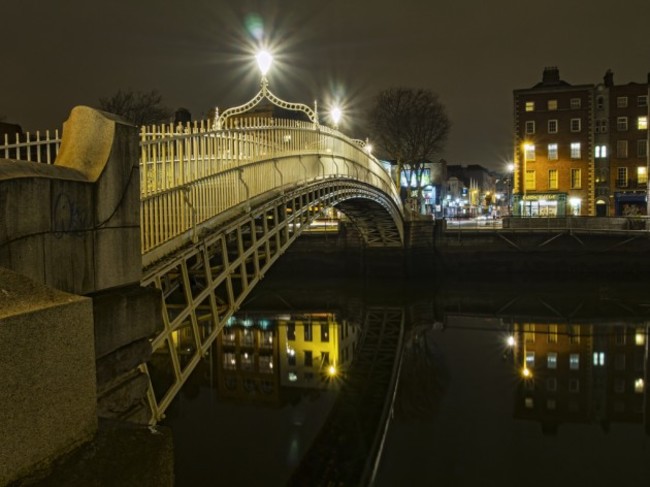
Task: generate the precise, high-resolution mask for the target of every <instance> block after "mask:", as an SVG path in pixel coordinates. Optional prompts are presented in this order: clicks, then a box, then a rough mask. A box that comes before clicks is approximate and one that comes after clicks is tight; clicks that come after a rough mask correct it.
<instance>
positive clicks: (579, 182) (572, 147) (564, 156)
mask: <svg viewBox="0 0 650 487" xmlns="http://www.w3.org/2000/svg"><path fill="white" fill-rule="evenodd" d="M649 87H650V84H649V83H647V82H646V83H628V84H625V85H615V84H614V76H613V73H612V72H611V71H607V73H606V74H605V76H604V79H603V83H600V84H597V85H596V84H582V85H571V84H569V83H567V82H566V81H564V80H562V79H561V78H560V73H559V70H558V68H556V67H549V68H545V69H544V73H543V76H542V81H541V82H539V83H537V84H536V85H535V86H533V87H532V88H527V89H517V90H514V91H513V95H514V143H515V147H514V161H515V173H514V187H513V213H514V214H515V215H519V216H538V217H556V216H567V215H575V216H615V215H636V214H646V213H647V212H646V207H647V197H646V195H647V191H648V178H647V174H648V163H649V161H648V93H649V92H648V89H649Z"/></svg>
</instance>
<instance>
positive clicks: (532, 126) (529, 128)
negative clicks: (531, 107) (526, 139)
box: [526, 120, 535, 134]
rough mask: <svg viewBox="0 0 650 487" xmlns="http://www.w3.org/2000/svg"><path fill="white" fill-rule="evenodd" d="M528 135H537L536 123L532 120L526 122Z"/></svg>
mask: <svg viewBox="0 0 650 487" xmlns="http://www.w3.org/2000/svg"><path fill="white" fill-rule="evenodd" d="M526 133H527V134H534V133H535V122H534V121H532V120H529V121H527V122H526Z"/></svg>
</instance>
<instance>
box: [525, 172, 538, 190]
mask: <svg viewBox="0 0 650 487" xmlns="http://www.w3.org/2000/svg"><path fill="white" fill-rule="evenodd" d="M525 183H526V189H532V190H534V189H535V188H536V184H535V170H534V169H528V170H527V171H526V181H525Z"/></svg>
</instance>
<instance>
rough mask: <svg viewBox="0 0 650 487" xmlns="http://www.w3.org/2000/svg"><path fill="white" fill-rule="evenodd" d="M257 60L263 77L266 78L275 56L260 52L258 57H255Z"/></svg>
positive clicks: (267, 52)
mask: <svg viewBox="0 0 650 487" xmlns="http://www.w3.org/2000/svg"><path fill="white" fill-rule="evenodd" d="M255 59H257V66H258V67H259V68H260V72H261V73H262V76H266V73H268V72H269V69H271V63H272V62H273V56H271V53H269V51H260V52H258V53H257V56H255Z"/></svg>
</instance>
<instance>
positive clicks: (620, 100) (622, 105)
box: [616, 96, 627, 108]
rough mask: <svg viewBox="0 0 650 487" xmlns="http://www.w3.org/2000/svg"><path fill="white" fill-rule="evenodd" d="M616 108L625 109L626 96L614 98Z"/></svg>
mask: <svg viewBox="0 0 650 487" xmlns="http://www.w3.org/2000/svg"><path fill="white" fill-rule="evenodd" d="M616 106H617V107H618V108H627V96H619V97H617V98H616Z"/></svg>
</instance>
